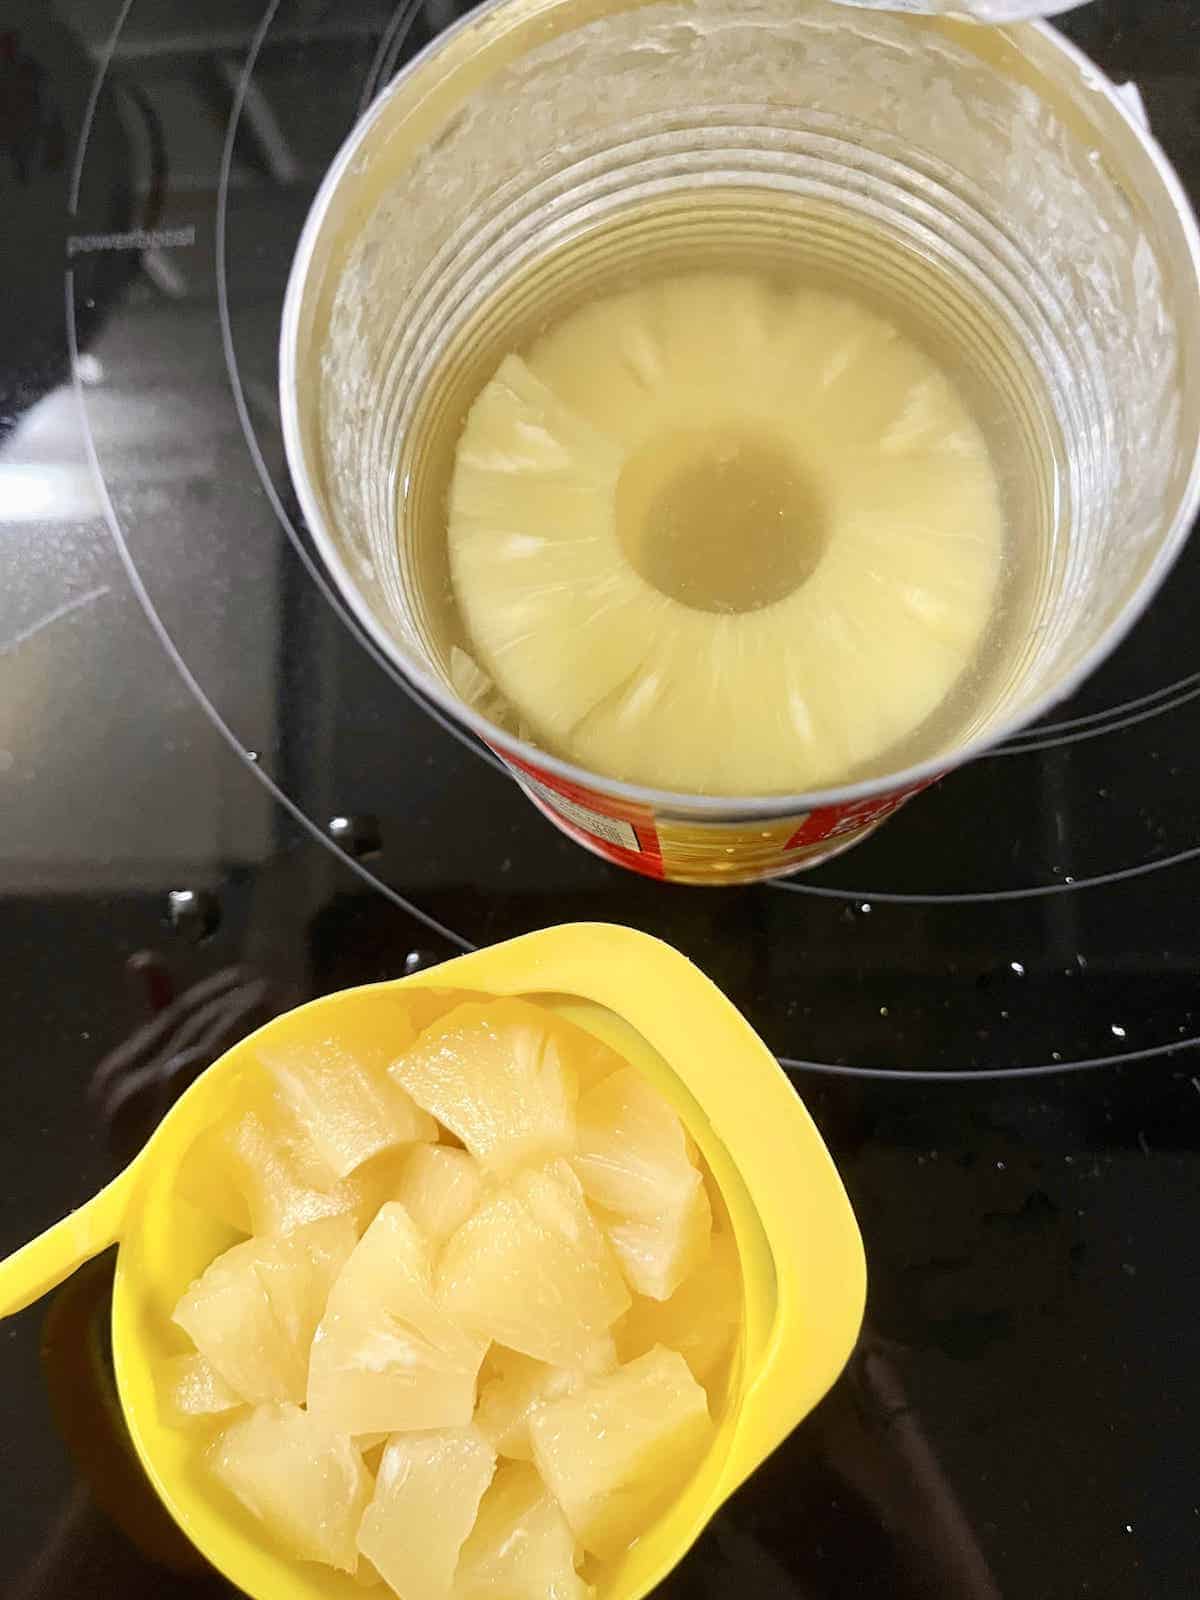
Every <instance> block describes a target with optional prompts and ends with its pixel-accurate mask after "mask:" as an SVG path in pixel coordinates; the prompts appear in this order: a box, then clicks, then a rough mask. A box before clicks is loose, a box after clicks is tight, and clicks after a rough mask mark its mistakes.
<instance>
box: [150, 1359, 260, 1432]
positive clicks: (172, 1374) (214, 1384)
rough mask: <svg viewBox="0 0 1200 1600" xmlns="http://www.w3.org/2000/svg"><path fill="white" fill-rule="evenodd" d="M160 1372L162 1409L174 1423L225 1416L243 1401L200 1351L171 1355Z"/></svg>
mask: <svg viewBox="0 0 1200 1600" xmlns="http://www.w3.org/2000/svg"><path fill="white" fill-rule="evenodd" d="M162 1376H163V1403H164V1409H165V1410H166V1412H167V1415H168V1417H169V1418H170V1420H171V1421H172V1422H173V1423H174V1424H175V1425H176V1426H179V1425H180V1424H181V1423H189V1422H195V1421H196V1420H197V1419H198V1418H205V1419H207V1418H211V1417H216V1416H225V1415H227V1413H228V1412H230V1411H235V1410H236V1409H237V1408H238V1406H240V1405H242V1404H243V1400H242V1397H241V1395H240V1394H238V1392H237V1391H236V1390H235V1389H232V1388H231V1387H230V1386H229V1384H227V1383H226V1382H225V1379H224V1378H223V1377H222V1376H221V1374H220V1373H219V1372H218V1371H217V1369H216V1368H215V1367H214V1366H212V1365H211V1363H210V1362H208V1361H206V1360H205V1359H204V1357H203V1356H202V1355H199V1354H193V1355H186V1356H172V1357H171V1358H170V1360H169V1361H165V1362H164V1363H163V1374H162Z"/></svg>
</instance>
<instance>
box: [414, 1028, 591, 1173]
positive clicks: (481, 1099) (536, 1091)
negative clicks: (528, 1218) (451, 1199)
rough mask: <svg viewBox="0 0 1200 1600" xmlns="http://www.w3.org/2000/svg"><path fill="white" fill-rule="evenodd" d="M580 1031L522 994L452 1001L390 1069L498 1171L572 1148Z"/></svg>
mask: <svg viewBox="0 0 1200 1600" xmlns="http://www.w3.org/2000/svg"><path fill="white" fill-rule="evenodd" d="M578 1031H579V1030H577V1029H575V1028H572V1027H571V1026H570V1025H569V1024H567V1023H565V1022H561V1021H560V1020H559V1019H558V1018H556V1017H554V1016H553V1015H552V1014H551V1013H549V1012H547V1011H543V1010H541V1009H539V1008H538V1007H537V1006H533V1005H530V1004H529V1003H528V1002H527V1001H524V1000H493V1001H488V1002H486V1003H484V1004H481V1005H464V1006H459V1007H458V1008H457V1010H455V1011H453V1012H451V1013H450V1015H449V1016H447V1017H445V1018H444V1019H443V1020H442V1021H440V1022H437V1023H435V1024H434V1025H433V1026H432V1027H430V1028H427V1029H426V1030H425V1032H424V1033H423V1034H422V1035H421V1037H420V1038H419V1039H418V1041H417V1043H416V1044H415V1045H414V1046H413V1047H412V1049H411V1050H409V1051H407V1053H406V1054H404V1055H403V1056H401V1057H400V1059H399V1060H398V1061H396V1062H395V1063H394V1064H393V1066H392V1075H393V1076H394V1077H395V1079H396V1081H397V1082H398V1083H399V1084H400V1085H401V1086H402V1087H403V1088H404V1089H406V1090H407V1091H408V1093H409V1094H410V1095H411V1096H412V1098H413V1099H414V1100H415V1101H416V1102H417V1104H418V1105H419V1106H421V1107H423V1108H424V1109H425V1110H426V1111H428V1112H430V1113H431V1114H432V1115H433V1116H435V1117H436V1118H437V1119H438V1121H439V1122H442V1123H444V1124H445V1125H446V1127H447V1128H449V1129H450V1130H451V1132H452V1133H455V1134H457V1136H458V1137H459V1138H460V1139H461V1140H462V1142H463V1144H464V1145H466V1147H467V1149H468V1150H469V1151H470V1152H471V1154H472V1155H473V1156H475V1157H476V1159H477V1160H478V1161H480V1162H481V1163H482V1164H483V1165H484V1166H485V1167H486V1168H488V1169H489V1170H490V1171H492V1172H496V1173H498V1174H500V1175H503V1174H505V1173H508V1172H511V1171H513V1170H514V1169H515V1168H516V1167H518V1166H520V1165H522V1164H524V1163H526V1162H535V1161H542V1160H545V1159H547V1158H548V1157H551V1156H555V1155H560V1154H563V1153H565V1152H567V1151H569V1150H570V1149H571V1148H572V1146H573V1144H574V1142H575V1115H574V1113H575V1100H576V1097H577V1093H578V1088H577V1081H576V1076H575V1072H574V1069H573V1068H572V1066H571V1052H572V1049H573V1048H578V1041H577V1040H576V1038H575V1035H576V1033H577V1032H578Z"/></svg>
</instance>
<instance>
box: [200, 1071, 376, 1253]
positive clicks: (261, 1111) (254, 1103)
mask: <svg viewBox="0 0 1200 1600" xmlns="http://www.w3.org/2000/svg"><path fill="white" fill-rule="evenodd" d="M245 1098H246V1100H247V1101H248V1102H249V1105H248V1108H247V1109H246V1110H244V1111H242V1112H241V1113H240V1114H239V1115H237V1116H234V1117H231V1118H229V1119H228V1120H227V1121H225V1122H222V1123H217V1124H216V1125H215V1126H214V1127H212V1128H209V1129H207V1130H206V1131H205V1132H204V1133H202V1134H201V1135H200V1137H199V1138H198V1139H197V1140H196V1142H195V1144H194V1145H193V1147H192V1149H191V1151H190V1152H189V1153H188V1157H187V1160H186V1162H185V1164H184V1169H183V1174H182V1183H183V1188H184V1191H185V1193H186V1194H187V1195H188V1197H189V1198H190V1199H193V1200H194V1201H195V1202H196V1203H197V1204H198V1205H200V1206H201V1207H202V1208H203V1209H204V1210H206V1211H211V1212H213V1213H214V1214H215V1215H216V1216H218V1217H220V1218H221V1219H222V1221H224V1222H228V1223H229V1224H230V1225H231V1226H232V1227H234V1228H238V1229H239V1230H240V1231H241V1232H243V1233H253V1234H266V1233H288V1232H290V1231H291V1229H293V1228H298V1227H302V1226H303V1225H304V1224H305V1223H306V1222H315V1221H316V1220H317V1218H318V1217H334V1216H340V1215H343V1214H345V1213H349V1214H351V1215H353V1216H355V1217H356V1218H358V1214H359V1211H360V1209H361V1196H360V1195H359V1193H358V1191H357V1189H356V1188H355V1187H354V1184H353V1182H352V1181H346V1182H342V1183H339V1182H338V1180H337V1179H336V1177H335V1176H334V1174H333V1173H331V1172H330V1171H329V1169H328V1168H327V1167H326V1166H325V1163H324V1162H323V1161H322V1160H321V1159H320V1157H319V1156H318V1155H317V1153H316V1151H315V1150H314V1149H313V1148H312V1146H311V1144H310V1143H309V1142H308V1140H307V1139H306V1138H305V1136H304V1135H303V1133H302V1131H301V1130H300V1129H299V1128H298V1127H297V1126H296V1124H295V1123H294V1122H293V1120H292V1118H291V1117H290V1116H289V1114H288V1112H287V1110H286V1108H285V1107H284V1106H283V1104H282V1102H281V1101H280V1100H279V1099H278V1097H276V1096H273V1095H271V1094H268V1093H267V1092H265V1090H264V1089H263V1087H262V1086H261V1085H259V1084H250V1085H248V1086H247V1093H246V1096H245ZM360 1220H365V1219H360Z"/></svg>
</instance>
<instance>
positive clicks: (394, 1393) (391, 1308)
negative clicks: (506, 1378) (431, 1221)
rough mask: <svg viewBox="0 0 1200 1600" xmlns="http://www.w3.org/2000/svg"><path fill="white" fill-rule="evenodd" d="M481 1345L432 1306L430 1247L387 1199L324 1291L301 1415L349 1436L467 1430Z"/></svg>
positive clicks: (484, 1343) (399, 1207)
mask: <svg viewBox="0 0 1200 1600" xmlns="http://www.w3.org/2000/svg"><path fill="white" fill-rule="evenodd" d="M486 1349H487V1341H486V1340H485V1339H476V1338H473V1337H471V1336H470V1335H469V1334H467V1333H464V1332H463V1331H462V1330H461V1329H460V1328H459V1326H458V1324H457V1322H456V1321H455V1320H454V1319H453V1318H452V1317H451V1316H449V1315H447V1313H446V1312H445V1311H444V1310H443V1309H442V1308H441V1307H440V1306H439V1305H438V1304H437V1302H436V1300H435V1299H434V1296H433V1287H432V1282H431V1268H430V1253H429V1245H428V1243H427V1241H426V1240H425V1239H424V1238H423V1236H422V1235H421V1233H420V1230H419V1229H418V1228H417V1226H416V1224H415V1223H414V1222H413V1220H412V1218H411V1217H410V1216H409V1215H408V1213H407V1211H405V1209H404V1207H403V1206H402V1205H400V1204H399V1203H398V1202H397V1201H390V1202H389V1203H388V1204H387V1205H385V1206H383V1207H382V1208H381V1209H380V1211H379V1214H378V1216H377V1217H376V1218H375V1221H374V1222H373V1223H372V1224H371V1226H370V1227H369V1228H368V1229H367V1231H366V1233H365V1234H364V1235H363V1236H362V1239H361V1240H360V1241H359V1243H358V1244H357V1246H356V1247H355V1249H354V1252H353V1254H352V1255H351V1256H350V1259H349V1260H348V1261H347V1262H346V1265H345V1267H344V1268H343V1270H342V1273H341V1275H340V1277H339V1278H338V1279H337V1281H336V1283H335V1284H334V1285H333V1289H332V1291H331V1292H330V1295H329V1304H328V1307H327V1309H326V1312H325V1315H324V1317H323V1318H322V1319H321V1325H320V1327H319V1328H318V1329H317V1333H316V1337H315V1339H314V1340H313V1344H312V1353H311V1356H310V1359H309V1369H308V1405H309V1410H310V1411H311V1412H312V1413H313V1415H314V1416H319V1417H322V1418H323V1419H325V1421H326V1422H327V1423H328V1424H329V1425H330V1426H332V1427H337V1428H339V1429H340V1430H342V1431H343V1432H345V1433H350V1434H362V1433H374V1432H388V1433H391V1432H394V1431H397V1430H400V1429H406V1428H448V1427H461V1426H465V1425H466V1424H467V1423H468V1422H470V1420H471V1413H472V1411H473V1410H474V1408H475V1380H476V1377H477V1375H478V1372H479V1366H480V1363H481V1362H482V1360H483V1357H484V1352H485V1351H486Z"/></svg>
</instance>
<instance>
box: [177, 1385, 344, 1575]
mask: <svg viewBox="0 0 1200 1600" xmlns="http://www.w3.org/2000/svg"><path fill="white" fill-rule="evenodd" d="M207 1459H208V1464H209V1466H210V1467H211V1468H212V1470H213V1472H214V1473H215V1474H216V1476H217V1477H218V1478H219V1479H220V1480H221V1482H222V1483H223V1484H224V1485H225V1487H226V1488H227V1489H229V1490H231V1491H232V1493H233V1494H235V1495H236V1496H237V1498H238V1499H239V1500H240V1501H241V1502H242V1504H243V1505H244V1506H246V1508H247V1509H248V1510H249V1511H250V1512H252V1513H253V1515H254V1516H256V1517H257V1518H258V1520H259V1521H260V1522H261V1523H262V1524H263V1525H264V1527H265V1528H266V1529H267V1530H268V1531H269V1532H270V1533H271V1534H272V1535H273V1536H274V1537H275V1538H276V1539H277V1540H278V1541H279V1543H280V1544H281V1545H282V1546H284V1548H285V1549H287V1550H288V1551H290V1552H291V1553H292V1554H293V1555H297V1556H299V1557H300V1558H301V1560H304V1561H324V1562H327V1563H328V1564H329V1565H330V1566H331V1567H339V1568H340V1569H341V1570H342V1571H343V1572H353V1571H354V1569H355V1566H356V1564H357V1561H358V1550H357V1547H356V1545H355V1534H356V1532H357V1529H358V1525H359V1521H360V1519H361V1517H362V1514H363V1511H364V1509H365V1508H366V1505H367V1502H368V1501H369V1500H370V1498H371V1475H370V1473H369V1472H368V1471H367V1469H366V1468H365V1467H364V1466H363V1463H362V1457H361V1456H360V1455H359V1453H358V1451H357V1450H356V1449H355V1447H354V1445H353V1444H352V1443H351V1442H350V1440H349V1439H347V1438H345V1437H344V1436H343V1435H341V1434H337V1433H334V1432H333V1430H332V1429H330V1428H327V1427H326V1426H325V1425H324V1424H323V1423H321V1422H319V1421H317V1419H316V1418H315V1417H312V1416H310V1415H309V1414H308V1413H307V1412H305V1411H301V1410H300V1408H299V1407H298V1406H289V1405H283V1406H258V1407H257V1408H256V1409H255V1410H253V1411H252V1412H251V1413H250V1415H249V1416H247V1417H244V1418H241V1419H239V1420H238V1421H236V1422H233V1423H231V1424H230V1426H229V1427H228V1428H226V1430H225V1432H224V1433H223V1434H222V1435H221V1436H220V1438H219V1439H217V1440H215V1441H214V1443H213V1444H212V1446H211V1447H210V1449H209V1451H208V1454H207Z"/></svg>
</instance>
